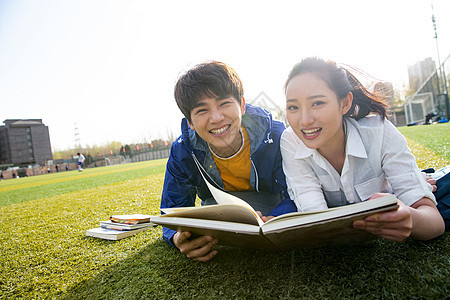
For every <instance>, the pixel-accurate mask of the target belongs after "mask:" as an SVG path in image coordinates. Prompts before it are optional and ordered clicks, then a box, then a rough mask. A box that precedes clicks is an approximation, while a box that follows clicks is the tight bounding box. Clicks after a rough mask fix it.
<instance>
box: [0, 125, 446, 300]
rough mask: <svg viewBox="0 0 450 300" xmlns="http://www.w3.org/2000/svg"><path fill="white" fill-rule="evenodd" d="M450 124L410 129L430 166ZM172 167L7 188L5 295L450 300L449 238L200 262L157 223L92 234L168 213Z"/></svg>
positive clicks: (21, 182)
mask: <svg viewBox="0 0 450 300" xmlns="http://www.w3.org/2000/svg"><path fill="white" fill-rule="evenodd" d="M449 129H450V126H449V125H447V124H442V125H430V126H416V127H403V128H400V130H401V132H402V133H403V134H404V135H405V136H406V137H407V140H408V144H409V145H410V147H411V149H412V151H413V154H414V155H415V156H416V157H417V161H418V164H419V167H420V168H425V167H429V166H432V167H434V168H440V167H443V166H445V165H448V164H450V152H449V151H450V148H449V147H450V141H449V134H448V133H449ZM165 162H166V161H165V160H157V161H149V162H143V163H134V164H126V165H120V166H112V167H103V168H95V169H87V170H85V171H84V172H76V171H71V172H63V173H54V174H47V175H41V176H35V177H28V178H20V179H14V180H7V181H1V182H0V225H1V226H0V299H54V298H55V299H144V298H145V299H152V298H159V299H191V298H199V299H210V298H224V299H228V298H237V299H244V298H245V299H260V298H264V299H274V298H275V299H296V298H314V299H316V298H328V299H339V298H352V299H354V298H383V299H384V298H400V299H402V298H419V299H444V298H448V295H449V294H450V280H449V278H450V268H449V263H450V235H449V233H446V234H444V235H443V236H442V237H439V238H437V239H435V240H432V241H427V242H420V241H415V240H412V239H408V240H406V241H405V242H403V243H394V242H390V241H387V240H377V241H373V242H369V243H365V244H362V245H357V246H342V247H330V248H319V249H300V250H295V251H287V252H264V251H257V250H247V249H238V248H230V247H218V249H219V251H220V252H219V254H218V256H217V257H216V258H215V259H214V260H213V261H211V262H209V263H196V262H193V261H190V260H189V259H187V258H185V257H183V256H182V255H180V254H179V253H178V252H177V251H176V250H175V249H172V248H170V247H169V246H167V245H166V244H165V243H164V241H163V240H162V238H161V228H160V227H157V228H154V229H150V230H148V231H146V232H143V233H140V234H138V235H136V236H133V237H130V238H127V239H123V240H120V241H117V242H114V241H105V240H99V239H94V238H89V237H86V236H85V232H86V230H87V229H89V228H92V227H96V226H98V223H99V221H101V220H106V219H108V217H109V216H110V215H111V214H128V213H148V214H158V213H159V209H158V207H159V201H160V194H161V188H162V183H163V179H164V169H165Z"/></svg>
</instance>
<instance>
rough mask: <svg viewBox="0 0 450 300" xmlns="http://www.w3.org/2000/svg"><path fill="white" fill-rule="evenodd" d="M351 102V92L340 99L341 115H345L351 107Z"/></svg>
mask: <svg viewBox="0 0 450 300" xmlns="http://www.w3.org/2000/svg"><path fill="white" fill-rule="evenodd" d="M352 104H353V94H352V92H349V93H348V94H347V96H345V98H344V99H342V102H341V113H342V115H345V114H346V113H347V112H348V111H349V110H350V108H351V107H352Z"/></svg>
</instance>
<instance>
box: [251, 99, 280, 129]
mask: <svg viewBox="0 0 450 300" xmlns="http://www.w3.org/2000/svg"><path fill="white" fill-rule="evenodd" d="M247 102H248V103H249V104H253V105H256V106H259V107H262V108H264V109H265V110H267V111H268V112H270V113H271V114H272V117H273V118H274V119H275V120H279V121H283V122H284V123H285V124H287V122H286V114H285V113H284V109H282V108H281V107H280V106H279V105H278V104H276V103H275V102H274V101H273V100H272V99H270V98H269V96H267V95H266V93H264V92H261V93H259V94H258V96H256V98H254V99H251V100H248V101H247Z"/></svg>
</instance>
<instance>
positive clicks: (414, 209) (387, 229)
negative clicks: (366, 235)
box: [353, 193, 445, 242]
mask: <svg viewBox="0 0 450 300" xmlns="http://www.w3.org/2000/svg"><path fill="white" fill-rule="evenodd" d="M384 195H385V194H382V193H377V194H374V195H373V196H372V198H371V199H375V198H379V197H382V196H384ZM398 205H399V208H398V210H396V211H389V212H383V213H378V214H374V215H371V216H369V217H367V218H365V219H364V220H357V221H355V222H353V226H354V227H355V228H359V229H364V230H366V231H368V232H370V233H373V234H375V235H378V236H380V237H382V238H385V239H388V240H391V241H396V242H401V241H403V240H404V239H406V238H407V237H409V236H411V237H413V238H416V239H419V240H429V239H432V238H435V237H438V236H439V235H441V234H443V233H444V230H445V225H444V220H443V219H442V217H441V215H440V214H439V211H438V210H437V208H436V205H435V204H434V203H433V201H431V200H430V199H428V198H422V199H420V200H419V201H417V202H415V203H414V204H413V205H412V206H411V207H409V206H406V205H405V204H403V202H401V201H398Z"/></svg>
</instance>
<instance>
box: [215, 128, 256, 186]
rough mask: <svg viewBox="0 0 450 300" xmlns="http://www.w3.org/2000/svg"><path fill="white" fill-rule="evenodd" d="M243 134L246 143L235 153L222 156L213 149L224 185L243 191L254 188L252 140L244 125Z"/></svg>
mask: <svg viewBox="0 0 450 300" xmlns="http://www.w3.org/2000/svg"><path fill="white" fill-rule="evenodd" d="M242 134H243V136H244V143H243V146H242V147H241V149H239V151H238V152H237V153H236V154H235V155H233V156H231V157H227V158H222V157H219V156H217V155H215V153H214V152H213V151H211V152H212V154H213V157H214V162H215V163H216V166H217V168H218V169H219V173H220V176H221V177H222V181H223V184H224V187H225V189H226V190H228V191H233V192H243V191H251V190H253V188H252V187H251V185H250V170H251V167H252V163H251V161H250V140H249V138H248V134H247V131H246V130H245V128H244V127H242Z"/></svg>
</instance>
